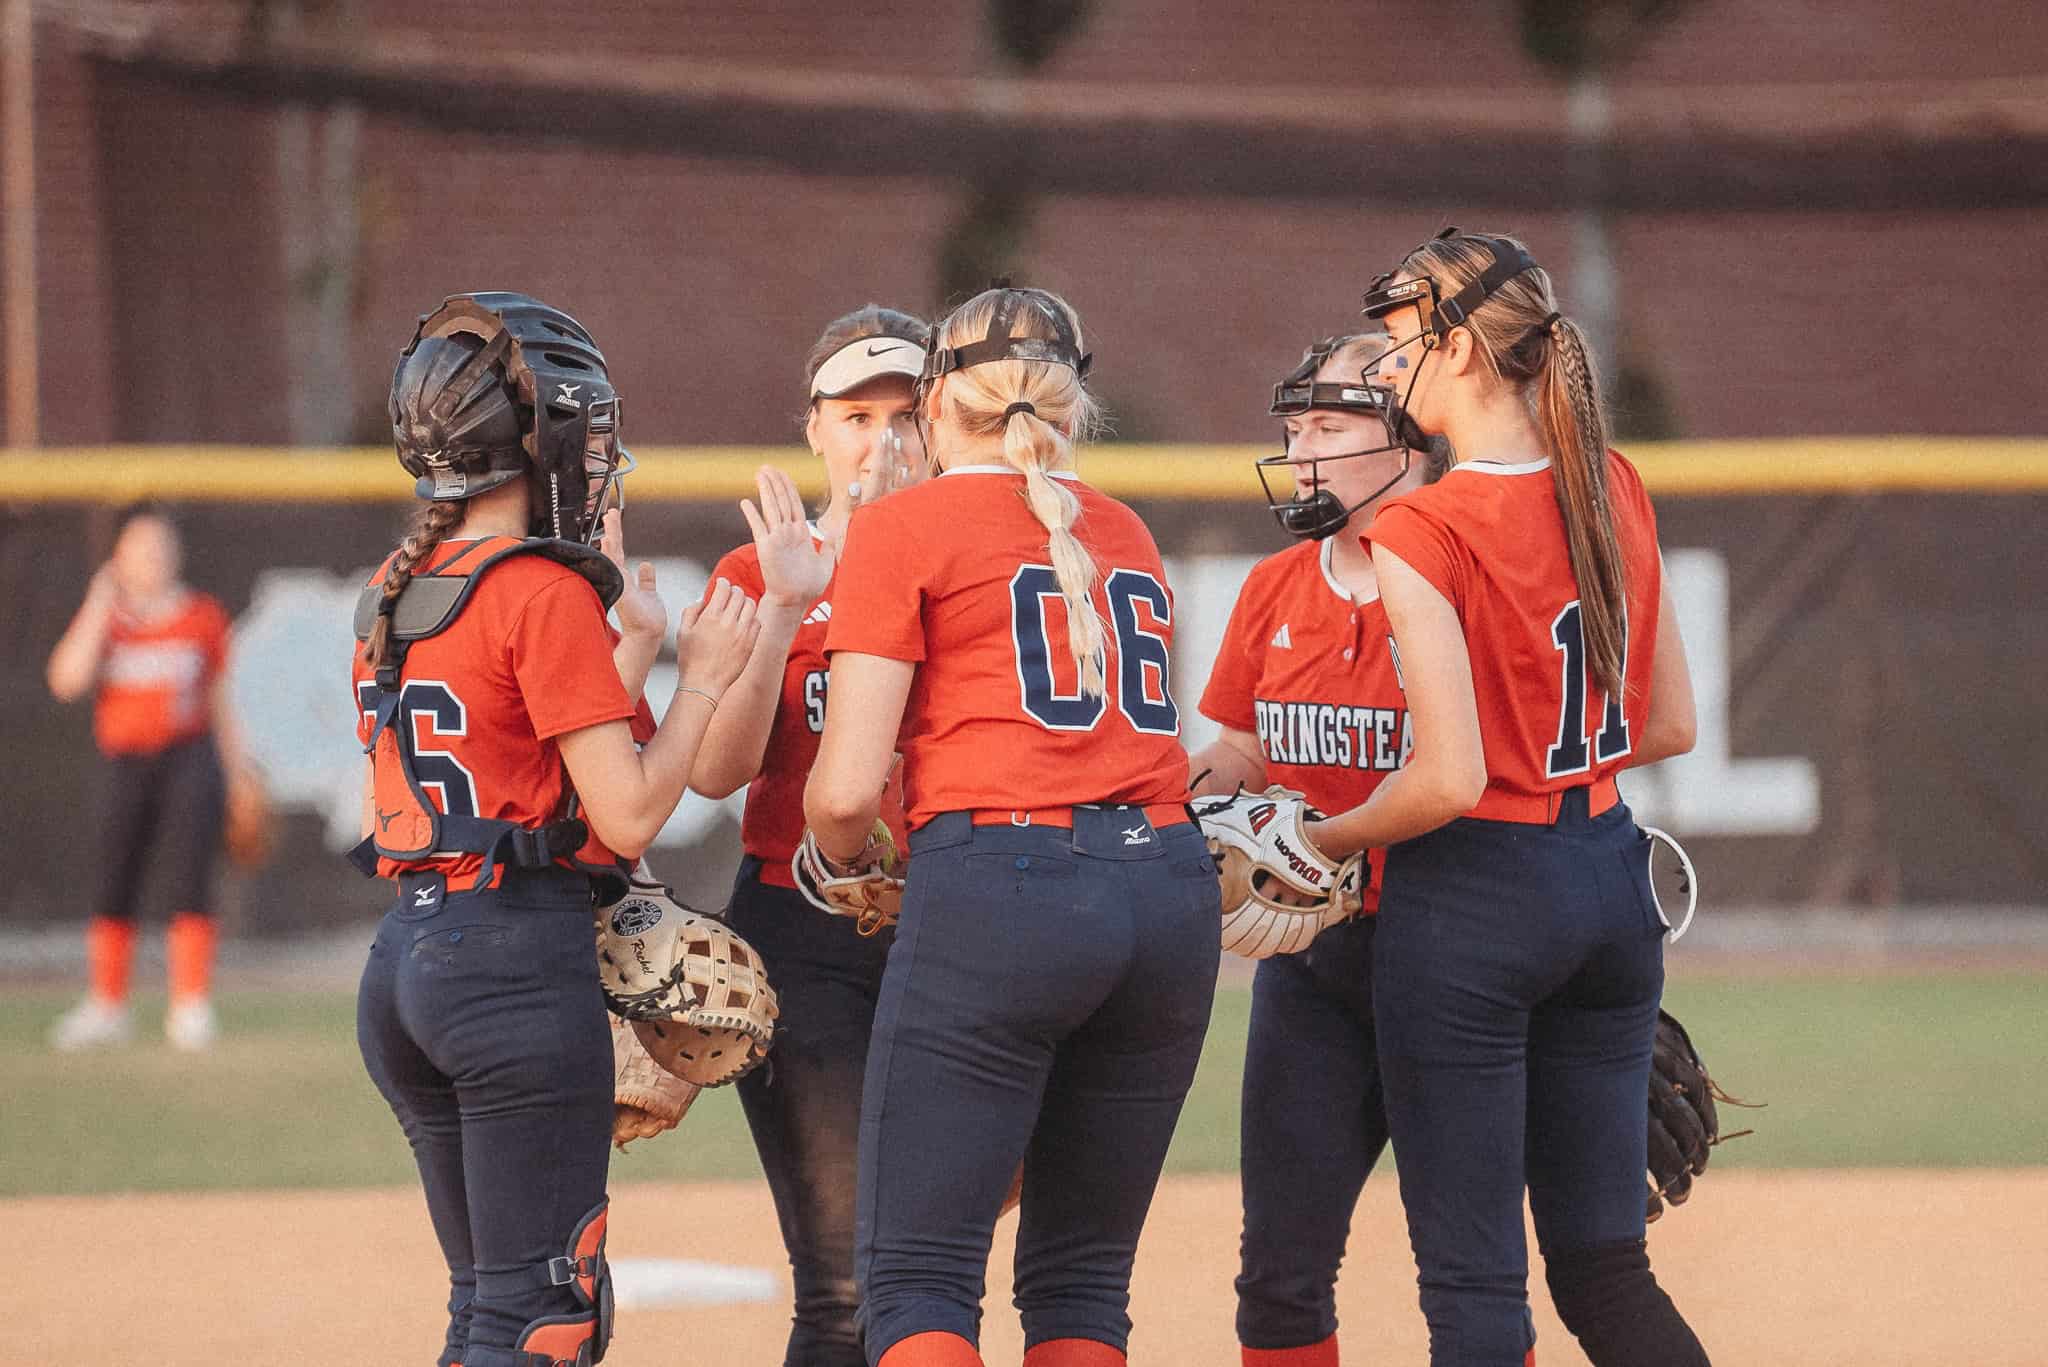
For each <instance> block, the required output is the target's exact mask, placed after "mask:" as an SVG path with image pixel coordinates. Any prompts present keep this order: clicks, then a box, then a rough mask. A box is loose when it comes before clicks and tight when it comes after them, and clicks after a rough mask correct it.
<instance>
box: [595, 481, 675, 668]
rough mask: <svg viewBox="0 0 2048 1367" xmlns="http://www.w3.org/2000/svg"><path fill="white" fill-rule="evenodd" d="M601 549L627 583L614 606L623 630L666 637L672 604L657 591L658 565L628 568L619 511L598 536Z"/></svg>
mask: <svg viewBox="0 0 2048 1367" xmlns="http://www.w3.org/2000/svg"><path fill="white" fill-rule="evenodd" d="M597 547H598V549H599V550H601V551H603V552H604V554H605V558H606V559H608V560H610V561H611V562H612V563H613V564H614V565H617V566H618V567H619V575H620V577H621V578H623V579H624V580H625V581H626V591H625V592H624V593H622V594H620V595H619V601H618V602H617V603H615V604H613V607H614V608H616V609H617V611H618V614H619V630H620V631H622V632H624V633H625V634H626V635H628V636H652V637H655V638H657V639H659V638H660V637H661V636H663V635H665V634H666V633H667V632H668V605H667V604H666V603H664V602H662V601H661V595H660V594H658V593H656V592H655V587H654V566H653V565H650V564H649V563H647V562H646V561H645V560H643V561H641V562H640V567H639V569H637V570H629V569H627V568H626V533H625V518H624V514H622V513H621V512H620V511H619V510H618V509H617V508H614V509H612V510H611V511H610V512H608V513H606V514H605V515H604V530H603V532H602V533H601V534H600V535H599V536H598V539H597Z"/></svg>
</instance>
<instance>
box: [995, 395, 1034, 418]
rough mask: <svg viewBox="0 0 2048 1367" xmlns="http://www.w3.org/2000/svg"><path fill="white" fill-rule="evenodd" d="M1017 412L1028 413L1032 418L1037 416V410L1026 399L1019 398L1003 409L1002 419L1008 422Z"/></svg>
mask: <svg viewBox="0 0 2048 1367" xmlns="http://www.w3.org/2000/svg"><path fill="white" fill-rule="evenodd" d="M1019 413H1029V414H1030V415H1031V416H1032V417H1034V418H1035V417H1037V416H1038V410H1037V409H1036V408H1033V407H1032V406H1031V404H1030V402H1029V401H1028V400H1019V401H1018V402H1016V403H1013V404H1011V405H1010V406H1009V407H1008V408H1005V409H1004V410H1003V421H1004V422H1008V421H1009V420H1010V419H1012V418H1014V417H1016V416H1017V415H1018V414H1019Z"/></svg>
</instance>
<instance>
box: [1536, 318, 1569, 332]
mask: <svg viewBox="0 0 2048 1367" xmlns="http://www.w3.org/2000/svg"><path fill="white" fill-rule="evenodd" d="M1562 317H1564V315H1563V314H1561V313H1553V314H1551V315H1550V316H1549V317H1548V318H1545V319H1544V320H1543V321H1542V322H1541V323H1539V324H1537V330H1538V331H1541V332H1550V331H1551V329H1552V328H1554V327H1556V326H1557V320H1558V319H1560V318H1562ZM1553 335H1554V334H1553Z"/></svg>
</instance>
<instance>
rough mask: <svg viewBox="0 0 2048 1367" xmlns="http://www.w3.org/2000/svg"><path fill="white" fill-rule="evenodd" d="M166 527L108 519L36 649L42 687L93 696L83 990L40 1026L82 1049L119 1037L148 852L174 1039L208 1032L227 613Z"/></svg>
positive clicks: (207, 1039) (184, 1040)
mask: <svg viewBox="0 0 2048 1367" xmlns="http://www.w3.org/2000/svg"><path fill="white" fill-rule="evenodd" d="M181 560H182V555H181V551H180V546H179V542H178V533H177V529H176V528H175V527H174V526H172V524H171V522H170V519H169V518H168V517H166V516H165V515H164V514H163V513H161V512H159V511H157V510H155V509H153V508H148V507H144V508H139V509H136V510H133V511H131V512H129V513H128V514H126V515H125V516H124V517H123V518H122V519H121V526H120V530H119V532H118V533H117V534H116V536H115V540H114V552H113V554H112V555H111V556H110V557H109V558H108V560H107V563H106V564H105V565H103V566H101V567H100V569H99V571H98V572H97V573H95V574H94V575H93V579H92V586H91V588H90V589H89V590H88V592H87V594H86V598H85V602H84V603H83V604H81V605H80V606H79V609H78V613H77V615H76V616H75V617H73V618H72V621H71V625H70V626H69V627H68V628H67V629H66V630H65V632H64V636H63V638H62V639H61V640H60V641H58V643H57V647H56V649H55V650H53V651H52V652H51V654H50V665H49V683H50V691H51V692H52V693H53V694H54V695H55V696H56V697H57V698H58V699H59V700H60V701H63V702H71V701H74V700H75V699H78V698H82V697H84V696H85V695H86V694H87V693H90V694H92V698H93V738H94V740H96V741H97V742H98V744H99V749H100V753H101V754H103V755H104V756H106V758H107V762H108V766H109V769H110V770H111V773H110V775H109V781H108V784H107V796H106V807H105V809H104V811H103V812H102V815H101V823H100V830H101V839H102V840H103V842H104V844H103V847H102V850H101V855H100V859H99V861H98V862H99V866H100V880H99V889H98V900H97V901H96V902H95V903H94V904H93V911H92V919H91V920H90V921H88V922H87V924H86V931H85V944H86V963H87V968H88V971H89V973H90V975H91V989H90V991H89V992H88V993H87V995H86V997H85V999H84V1000H83V1001H81V1002H79V1004H78V1005H77V1006H75V1007H73V1008H72V1009H71V1010H70V1011H68V1012H66V1013H65V1014H64V1015H63V1016H62V1017H61V1018H60V1019H59V1020H58V1021H57V1023H56V1025H55V1026H54V1027H53V1028H52V1029H51V1031H50V1043H51V1046H52V1047H54V1048H57V1049H65V1050H69V1049H84V1048H90V1047H94V1046H98V1045H105V1044H117V1043H121V1042H123V1041H125V1040H126V1039H127V1038H128V1036H129V1029H130V1027H129V1020H128V982H129V968H130V965H131V964H132V962H133V960H134V954H135V911H136V906H135V903H136V898H137V896H138V894H139V893H140V892H141V890H142V882H143V874H144V871H145V870H146V869H147V868H148V866H149V856H150V855H151V853H152V851H153V852H154V854H155V856H156V858H157V859H158V860H160V861H162V863H163V864H164V865H166V866H167V872H168V876H167V877H166V879H165V884H166V889H167V891H168V893H169V898H170V910H171V916H170V924H169V926H168V927H167V928H166V931H165V935H164V951H165V958H166V959H167V960H168V961H169V970H170V974H169V976H170V989H171V993H170V996H171V1004H170V1010H169V1012H168V1014H166V1016H165V1017H164V1035H165V1037H166V1038H167V1039H168V1040H169V1041H170V1042H171V1044H172V1046H173V1047H175V1048H179V1049H187V1050H197V1049H204V1048H206V1047H207V1046H208V1045H210V1044H211V1043H212V1042H213V1038H214V1033H215V1025H214V1014H213V1006H212V1004H211V1000H210V988H211V981H212V966H213V946H214V929H215V926H214V918H213V908H212V896H213V870H214V866H215V863H216V861H217V859H218V857H219V853H220V848H221V820H222V802H223V800H224V796H225V783H224V780H223V775H222V770H223V761H224V760H225V761H226V767H227V768H228V769H230V770H232V769H234V768H236V767H237V762H238V756H239V746H238V744H237V738H236V732H235V728H234V724H233V721H234V719H233V714H232V712H231V711H230V709H229V708H228V706H227V699H226V686H227V685H226V673H225V671H226V667H227V656H228V615H227V613H226V612H225V611H224V610H223V609H222V608H221V605H220V603H219V602H218V601H216V600H215V599H214V598H212V597H211V596H209V595H207V594H204V593H200V592H199V591H198V590H196V589H193V588H190V587H188V586H187V585H186V584H185V583H184V582H183V581H182V580H181V579H180V578H179V569H180V562H181Z"/></svg>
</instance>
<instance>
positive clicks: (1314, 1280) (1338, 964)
mask: <svg viewBox="0 0 2048 1367" xmlns="http://www.w3.org/2000/svg"><path fill="white" fill-rule="evenodd" d="M1385 343H1386V338H1385V337H1384V336H1383V335H1381V334H1379V333H1368V334H1364V335H1359V336H1351V337H1336V338H1331V339H1329V340H1327V341H1323V342H1319V343H1317V344H1316V345H1315V346H1314V347H1311V348H1310V349H1309V351H1308V353H1307V354H1306V355H1305V356H1304V357H1303V360H1302V364H1301V365H1300V366H1299V367H1298V368H1297V369H1296V370H1295V371H1294V372H1293V373H1292V374H1291V375H1289V376H1288V377H1287V378H1286V379H1285V380H1283V381H1281V383H1280V384H1278V385H1276V386H1275V388H1274V398H1273V408H1272V411H1273V413H1274V414H1275V415H1276V416H1278V417H1280V418H1281V420H1282V422H1283V423H1284V425H1285V428H1284V431H1285V442H1284V454H1283V455H1281V456H1276V457H1270V458H1268V459H1267V460H1264V461H1261V462H1260V477H1261V479H1262V480H1263V479H1265V478H1266V474H1267V471H1268V470H1270V469H1275V468H1278V469H1282V470H1284V471H1286V472H1287V474H1288V475H1289V477H1290V478H1289V481H1288V488H1287V490H1286V494H1285V495H1284V496H1283V497H1282V498H1278V499H1276V498H1275V497H1274V495H1273V490H1272V488H1271V486H1270V485H1269V486H1268V489H1267V503H1268V506H1269V507H1270V508H1271V509H1272V510H1273V512H1274V514H1275V516H1276V517H1277V518H1278V520H1279V522H1280V524H1281V526H1282V527H1283V528H1285V529H1286V530H1287V531H1289V532H1291V533H1293V534H1294V535H1296V536H1299V537H1302V538H1304V539H1303V540H1302V541H1301V543H1300V544H1298V545H1295V546H1292V547H1290V548H1288V549H1287V550H1284V551H1282V552H1280V553H1279V554H1278V555H1275V556H1272V557H1270V558H1268V559H1266V560H1263V561H1261V562H1260V563H1259V564H1258V565H1257V566H1256V567H1255V568H1254V569H1253V570H1252V572H1251V575H1250V577H1249V578H1247V579H1246V580H1245V585H1244V588H1243V589H1242V590H1240V592H1239V594H1238V599H1237V605H1236V607H1235V608H1233V609H1232V611H1231V614H1230V625H1229V626H1228V628H1227V629H1226V630H1225V632H1224V635H1223V642H1222V645H1221V646H1220V647H1219V648H1218V649H1217V652H1216V663H1215V666H1214V668H1213V669H1212V670H1211V671H1210V674H1209V682H1208V686H1207V687H1206V688H1205V689H1204V690H1203V693H1202V702H1201V708H1202V712H1203V715H1205V716H1207V717H1208V718H1209V719H1210V720H1212V721H1214V722H1216V723H1218V724H1219V725H1221V726H1222V727H1223V732H1222V735H1221V736H1219V737H1218V738H1217V739H1216V740H1215V741H1213V742H1211V743H1210V744H1209V745H1208V746H1206V747H1204V748H1203V749H1202V750H1201V751H1199V752H1198V753H1197V754H1196V755H1195V757H1194V760H1193V762H1192V763H1193V767H1194V769H1195V771H1196V772H1197V773H1198V774H1201V773H1203V771H1207V773H1206V776H1205V777H1202V778H1200V779H1199V780H1198V781H1197V784H1196V790H1197V791H1198V792H1200V793H1211V792H1214V793H1229V792H1232V791H1234V790H1236V789H1237V788H1238V787H1239V786H1243V787H1246V788H1253V789H1259V788H1264V787H1266V786H1267V785H1268V784H1272V783H1278V784H1283V785H1285V786H1286V787H1289V788H1292V789H1295V790H1296V791H1298V792H1300V793H1302V794H1303V795H1305V796H1306V797H1307V799H1308V800H1309V802H1311V803H1312V804H1314V805H1315V806H1317V807H1320V808H1322V809H1323V810H1325V811H1344V810H1346V809H1348V808H1351V807H1355V806H1357V805H1358V804H1359V803H1361V802H1363V801H1364V800H1365V799H1366V798H1367V796H1369V795H1370V794H1371V793H1372V790H1373V789H1374V788H1376V787H1377V786H1379V784H1380V782H1381V780H1383V779H1384V778H1386V777H1387V775H1388V774H1391V773H1392V772H1393V771H1394V770H1395V769H1397V768H1398V767H1400V765H1401V762H1402V760H1403V759H1404V758H1405V757H1406V755H1407V751H1408V747H1409V746H1410V745H1411V744H1412V743H1413V737H1412V735H1411V734H1410V732H1409V728H1408V711H1407V703H1406V700H1405V699H1404V698H1403V696H1402V692H1401V681H1400V675H1399V672H1398V671H1397V670H1396V669H1395V666H1394V656H1393V650H1392V647H1391V645H1390V640H1391V637H1390V636H1389V633H1388V629H1387V615H1386V611H1385V609H1384V608H1382V607H1381V605H1380V601H1379V587H1378V584H1377V583H1376V582H1375V580H1374V577H1373V570H1372V560H1371V557H1370V556H1369V555H1368V553H1367V552H1366V550H1365V548H1364V547H1363V546H1362V545H1361V544H1360V543H1359V541H1358V537H1357V533H1358V532H1359V531H1360V530H1362V529H1363V528H1364V527H1365V526H1366V525H1367V524H1369V523H1370V522H1371V521H1372V518H1373V514H1374V512H1375V510H1376V509H1377V508H1378V507H1379V505H1380V503H1381V501H1382V500H1384V499H1390V498H1394V497H1396V496H1398V495H1400V494H1403V493H1406V492H1408V491H1409V490H1411V489H1415V488H1418V487H1420V486H1421V484H1422V482H1423V480H1424V478H1425V474H1426V469H1427V466H1428V460H1427V458H1426V457H1424V456H1421V455H1416V454H1412V453H1410V452H1408V451H1405V450H1403V449H1401V448H1400V447H1395V446H1389V444H1388V441H1387V435H1386V428H1385V426H1384V425H1383V424H1382V422H1381V420H1380V403H1379V399H1378V394H1379V391H1377V390H1374V389H1370V388H1368V387H1367V386H1366V385H1365V382H1364V378H1363V377H1364V373H1365V368H1366V367H1367V366H1368V365H1370V364H1371V363H1372V361H1373V360H1374V359H1376V358H1377V357H1378V356H1379V354H1380V353H1381V352H1382V351H1383V350H1385ZM1370 858H1371V861H1372V864H1373V869H1374V876H1373V878H1372V880H1371V881H1370V883H1369V884H1368V885H1367V887H1366V889H1365V906H1364V910H1363V913H1362V914H1361V915H1359V916H1357V917H1355V918H1354V919H1352V920H1349V921H1346V922H1344V923H1342V924H1340V925H1337V926H1334V927H1332V928H1331V929H1329V930H1325V931H1323V932H1322V934H1320V935H1318V936H1317V937H1316V939H1315V940H1314V941H1313V942H1312V943H1311V944H1310V945H1309V946H1308V948H1306V949H1304V950H1302V951H1301V952H1300V953H1297V954H1276V955H1274V956H1272V957H1270V958H1267V959H1263V960H1261V961H1260V963H1259V966H1258V970H1257V973H1256V975H1255V977H1254V978H1253V983H1252V1015H1251V1029H1250V1036H1249V1039H1248V1041H1247V1043H1246V1048H1245V1071H1244V1090H1243V1097H1242V1122H1241V1131H1242V1138H1243V1157H1242V1172H1243V1187H1244V1237H1243V1245H1242V1250H1241V1252H1242V1263H1241V1268H1240V1271H1239V1273H1238V1278H1237V1336H1238V1341H1239V1343H1240V1344H1241V1345H1242V1355H1243V1360H1244V1362H1245V1363H1246V1365H1247V1367H1335V1364H1336V1362H1337V1360H1338V1359H1337V1296H1336V1287H1337V1268H1338V1265H1339V1264H1340V1263H1341V1262H1342V1261H1343V1257H1344V1247H1345V1243H1346V1241H1347V1240H1348V1238H1349V1236H1350V1231H1351V1212H1352V1209H1353V1207H1355V1206H1356V1205H1357V1203H1358V1193H1359V1191H1360V1189H1361V1188H1362V1187H1363V1185H1364V1183H1365V1179H1366V1176H1367V1175H1368V1174H1369V1173H1370V1172H1371V1171H1372V1168H1373V1164H1374V1163H1375V1162H1377V1161H1378V1159H1379V1156H1380V1153H1381V1151H1382V1150H1383V1149H1384V1148H1385V1147H1386V1142H1387V1122H1386V1109H1385V1107H1384V1105H1383V1104H1382V1102H1381V1098H1380V1078H1379V1056H1378V1053H1377V1049H1376V1046H1375V1042H1374V1037H1373V1024H1372V980H1371V973H1372V936H1373V927H1374V919H1373V915H1372V913H1373V912H1374V911H1375V910H1376V908H1377V906H1378V903H1379V877H1378V870H1379V863H1380V858H1381V856H1380V853H1379V852H1378V851H1374V852H1373V853H1372V855H1371V856H1370Z"/></svg>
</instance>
